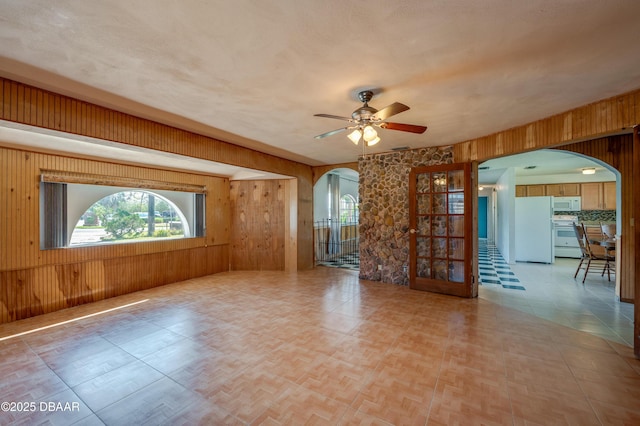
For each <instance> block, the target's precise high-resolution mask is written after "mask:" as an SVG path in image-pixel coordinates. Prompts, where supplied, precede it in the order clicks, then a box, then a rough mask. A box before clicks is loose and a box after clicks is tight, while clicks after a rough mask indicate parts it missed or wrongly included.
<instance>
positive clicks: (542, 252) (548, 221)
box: [515, 197, 555, 263]
mask: <svg viewBox="0 0 640 426" xmlns="http://www.w3.org/2000/svg"><path fill="white" fill-rule="evenodd" d="M515 219H516V220H515V248H516V262H539V263H553V262H554V260H555V257H554V242H553V220H552V219H553V197H517V198H516V218H515Z"/></svg>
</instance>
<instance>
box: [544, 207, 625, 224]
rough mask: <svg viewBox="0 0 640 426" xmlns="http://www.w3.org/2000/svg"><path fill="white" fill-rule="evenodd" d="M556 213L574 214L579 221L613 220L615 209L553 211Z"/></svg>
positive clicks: (614, 219) (614, 218)
mask: <svg viewBox="0 0 640 426" xmlns="http://www.w3.org/2000/svg"><path fill="white" fill-rule="evenodd" d="M553 214H558V215H575V216H578V220H579V221H580V222H615V221H616V211H615V210H581V211H578V212H554V213H553Z"/></svg>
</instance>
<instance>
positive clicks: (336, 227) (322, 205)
mask: <svg viewBox="0 0 640 426" xmlns="http://www.w3.org/2000/svg"><path fill="white" fill-rule="evenodd" d="M358 179H359V175H358V172H356V171H354V170H352V169H348V168H337V169H333V170H331V171H329V172H327V173H325V174H324V175H322V176H321V177H320V178H319V179H318V181H317V182H316V183H315V185H314V187H313V200H314V202H313V213H314V219H313V221H314V260H315V265H319V266H329V267H336V268H345V269H353V270H358V269H359V268H360V235H359V228H358V222H359V217H360V211H359V203H358V200H359V180H358Z"/></svg>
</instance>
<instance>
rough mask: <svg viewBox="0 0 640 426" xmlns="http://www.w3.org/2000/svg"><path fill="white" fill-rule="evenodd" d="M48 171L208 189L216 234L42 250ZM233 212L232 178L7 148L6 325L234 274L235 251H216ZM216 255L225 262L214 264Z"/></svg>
mask: <svg viewBox="0 0 640 426" xmlns="http://www.w3.org/2000/svg"><path fill="white" fill-rule="evenodd" d="M41 170H62V171H68V172H80V173H94V174H95V173H98V174H99V173H102V174H104V175H108V176H117V177H126V178H134V179H137V180H141V179H150V180H158V181H167V182H176V183H181V184H195V185H201V186H205V187H206V188H207V189H208V191H209V193H208V196H207V198H206V203H207V206H206V213H207V224H208V230H210V231H211V232H210V233H208V234H207V236H206V237H205V238H190V239H181V240H173V241H161V242H149V243H145V244H115V245H105V246H93V247H84V248H72V249H56V250H45V251H41V250H40V248H39V241H40V235H39V233H40V228H39V221H40V214H39V178H40V173H41ZM229 215H230V213H229V187H228V179H224V178H217V177H211V176H203V175H192V174H187V173H178V172H173V171H166V170H155V169H150V168H143V167H132V166H124V165H117V164H111V163H103V162H97V161H90V160H80V159H73V158H67V157H62V156H57V155H51V154H41V153H35V152H28V151H22V150H16V149H8V148H0V277H1V279H2V283H1V285H2V288H1V289H0V306H1V308H0V323H2V322H8V321H15V320H18V319H23V318H27V317H29V316H32V315H37V314H41V313H45V312H52V311H55V310H58V309H64V308H67V307H69V306H75V305H78V304H82V303H90V302H92V301H96V300H101V299H103V298H105V297H111V296H114V295H119V294H125V293H127V292H131V291H138V290H141V289H144V288H149V287H152V286H156V285H163V284H166V283H169V282H175V281H180V280H184V279H187V278H192V277H195V276H202V275H204V274H206V273H216V272H222V271H224V270H228V265H229V263H228V261H229V258H228V250H227V249H224V250H217V249H216V246H218V245H222V246H226V245H227V244H228V243H229V225H228V224H229ZM216 223H218V224H219V225H220V226H219V227H217V226H216ZM206 246H209V248H207V247H206ZM211 252H213V253H218V254H219V255H220V256H222V258H221V259H220V260H214V261H212V259H211V256H212V255H211ZM105 259H108V260H105ZM107 272H108V274H107ZM107 283H108V286H107Z"/></svg>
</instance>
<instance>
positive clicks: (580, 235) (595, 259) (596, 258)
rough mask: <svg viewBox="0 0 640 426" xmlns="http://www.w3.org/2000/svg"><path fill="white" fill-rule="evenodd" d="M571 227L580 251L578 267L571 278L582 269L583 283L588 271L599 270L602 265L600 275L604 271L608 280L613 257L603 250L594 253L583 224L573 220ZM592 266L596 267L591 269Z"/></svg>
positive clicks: (602, 274)
mask: <svg viewBox="0 0 640 426" xmlns="http://www.w3.org/2000/svg"><path fill="white" fill-rule="evenodd" d="M573 229H574V231H575V233H576V238H577V239H578V245H579V246H580V251H581V252H582V257H581V258H580V263H579V264H578V268H577V269H576V273H575V274H574V275H573V278H574V279H575V278H576V277H577V276H578V272H580V269H584V277H583V278H582V283H583V284H584V281H585V280H586V279H587V274H588V273H589V272H599V271H600V270H599V267H602V273H601V274H600V275H601V276H604V273H605V272H606V273H607V278H608V280H609V281H611V261H612V260H614V261H615V258H613V259H611V257H610V256H608V255H607V254H606V252H603V253H602V254H600V253H597V254H596V253H594V252H593V250H592V249H591V243H590V242H589V238H588V237H587V232H586V230H585V227H584V224H582V223H581V224H579V225H578V224H576V223H575V222H574V224H573ZM592 267H596V269H592Z"/></svg>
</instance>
